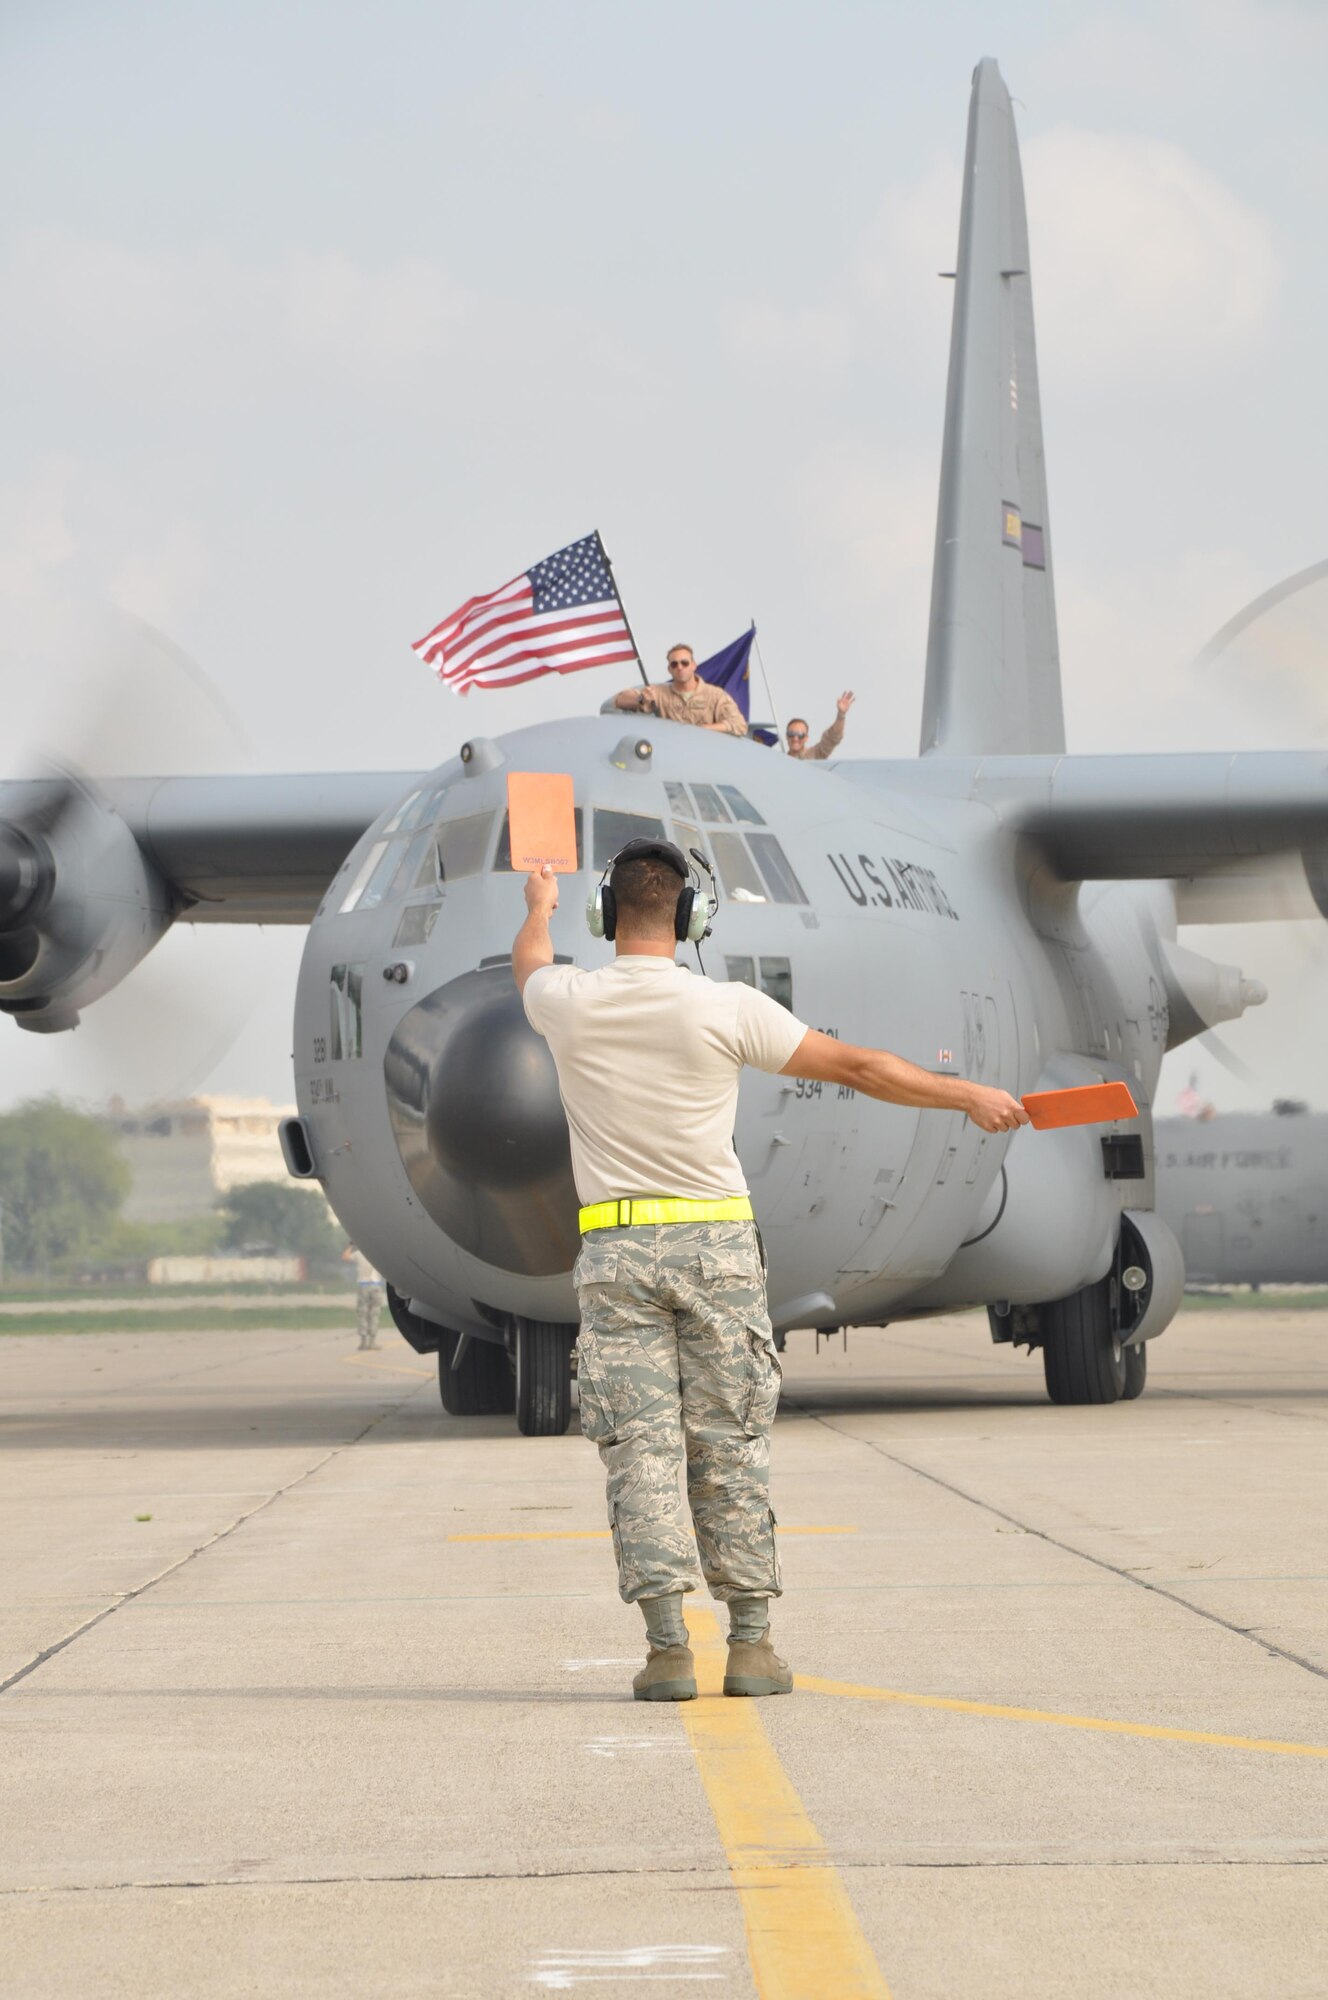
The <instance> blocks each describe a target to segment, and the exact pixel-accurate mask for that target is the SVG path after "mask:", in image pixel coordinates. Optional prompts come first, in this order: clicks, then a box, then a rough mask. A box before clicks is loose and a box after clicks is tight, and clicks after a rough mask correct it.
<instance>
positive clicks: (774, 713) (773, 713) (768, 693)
mask: <svg viewBox="0 0 1328 2000" xmlns="http://www.w3.org/2000/svg"><path fill="white" fill-rule="evenodd" d="M632 644H633V645H635V644H636V641H635V639H633V641H632ZM752 644H753V646H755V648H756V658H757V663H758V665H759V666H760V669H761V679H762V680H763V681H764V682H765V698H766V700H767V701H768V702H769V704H770V720H771V721H772V722H773V723H774V725H775V734H776V735H778V734H779V710H778V709H777V708H776V707H775V693H774V689H773V688H772V687H771V685H770V676H769V674H768V673H767V672H766V670H765V654H764V653H763V652H762V651H761V641H760V639H759V637H758V636H757V631H756V620H755V618H753V619H752Z"/></svg>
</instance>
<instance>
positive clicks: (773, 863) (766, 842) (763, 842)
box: [748, 833, 807, 903]
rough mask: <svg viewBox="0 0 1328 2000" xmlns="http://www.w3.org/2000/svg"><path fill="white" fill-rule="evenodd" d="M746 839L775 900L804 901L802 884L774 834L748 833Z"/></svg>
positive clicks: (785, 901)
mask: <svg viewBox="0 0 1328 2000" xmlns="http://www.w3.org/2000/svg"><path fill="white" fill-rule="evenodd" d="M748 841H749V843H750V846H751V850H752V853H753V854H754V855H755V856H756V859H757V863H758V865H759V867H760V870H761V873H762V874H763V875H764V876H765V879H766V884H767V886H768V888H769V890H770V894H771V896H772V897H773V898H774V900H775V902H777V903H805V902H806V900H807V898H806V896H805V895H804V894H803V890H802V884H801V882H799V880H798V878H797V876H796V875H795V874H794V873H793V868H792V865H791V864H790V862H789V858H788V856H787V854H785V852H784V850H783V848H782V847H781V846H780V844H779V842H778V841H777V840H776V839H775V836H774V834H773V833H753V834H749V835H748Z"/></svg>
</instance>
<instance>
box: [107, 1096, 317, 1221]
mask: <svg viewBox="0 0 1328 2000" xmlns="http://www.w3.org/2000/svg"><path fill="white" fill-rule="evenodd" d="M294 1113H295V1106H294V1105H293V1104H289V1105H286V1104H273V1103H271V1102H270V1101H269V1099H267V1098H266V1097H187V1098H183V1099H181V1100H179V1101H178V1102H176V1103H174V1104H149V1105H146V1106H144V1107H143V1108H142V1109H141V1110H136V1111H130V1110H127V1109H126V1108H125V1106H124V1104H123V1103H122V1102H121V1101H120V1100H119V1099H117V1098H112V1100H111V1104H110V1109H109V1110H108V1112H107V1113H106V1114H105V1123H106V1124H107V1125H108V1126H109V1127H110V1129H111V1131H112V1132H114V1134H115V1136H116V1138H117V1139H118V1141H119V1144H120V1151H121V1152H122V1153H123V1155H124V1157H125V1160H126V1162H127V1163H128V1166H129V1171H130V1173H131V1174H132V1175H133V1184H132V1186H131V1187H130V1190H129V1195H128V1197H127V1199H126V1201H125V1205H124V1210H123V1214H124V1217H125V1220H126V1221H128V1222H183V1221H185V1220H187V1219H188V1218H189V1217H190V1216H194V1215H210V1214H211V1213H212V1211H213V1209H214V1208H215V1207H216V1205H217V1202H218V1201H219V1200H220V1198H221V1197H222V1196H223V1195H225V1194H229V1192H230V1190H231V1189H232V1188H235V1187H243V1186H244V1185H245V1184H246V1182H249V1181H284V1180H285V1179H286V1177H287V1176H286V1163H285V1161H284V1160H283V1158H282V1156H281V1146H280V1144H279V1142H278V1139H277V1126H278V1124H279V1123H280V1122H281V1120H282V1119H283V1118H290V1117H293V1116H294ZM291 1185H292V1187H294V1186H298V1185H299V1184H298V1182H294V1181H292V1183H291Z"/></svg>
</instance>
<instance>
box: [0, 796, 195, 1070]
mask: <svg viewBox="0 0 1328 2000" xmlns="http://www.w3.org/2000/svg"><path fill="white" fill-rule="evenodd" d="M177 908H178V902H177V899H176V898H175V896H174V894H173V892H172V891H171V890H170V888H169V887H168V885H167V884H166V883H165V882H164V881H163V880H162V878H161V876H160V875H159V874H158V873H157V871H156V869H155V868H154V867H153V866H152V864H151V862H150V861H149V860H148V859H147V857H146V856H145V855H144V853H143V851H142V849H141V848H140V847H139V845H138V843H137V841H136V840H135V839H134V836H133V834H132V833H131V832H130V830H129V828H128V827H127V826H126V824H125V822H124V820H123V819H121V817H120V815H119V814H118V813H116V812H115V811H113V810H112V808H111V807H110V806H109V805H107V804H106V802H105V800H103V799H101V798H99V797H98V796H97V794H96V793H95V792H94V791H93V790H91V789H90V788H89V787H88V786H87V785H86V784H84V783H81V782H78V781H75V780H74V779H73V778H70V777H66V776H63V775H61V776H59V777H56V778H52V779H49V780H41V781H37V782H33V783H27V784H15V785H6V786H5V787H4V788H3V792H0V1012H4V1013H6V1014H12V1015H13V1016H14V1018H15V1020H16V1021H17V1022H18V1024H19V1026H20V1027H22V1028H29V1029H32V1030H34V1031H36V1032H38V1033H43V1034H50V1033H56V1032H58V1031H60V1030H61V1029H65V1028H73V1027H76V1026H77V1025H78V1017H79V1010H80V1009H81V1008H83V1007H85V1006H87V1005H88V1003H89V1002H90V1001H93V1000H97V999H100V997H101V995H102V994H103V993H108V992H109V991H110V990H111V988H112V987H113V986H117V985H118V984H119V982H120V981H121V980H122V979H123V978H124V976H125V974H126V973H127V972H129V971H131V970H132V969H133V967H134V966H135V965H137V964H138V963H139V961H140V959H142V958H144V957H146V955H147V953H148V952H149V951H151V949H152V947H153V945H154V944H156V943H157V941H158V940H159V939H160V938H161V937H162V936H163V935H164V934H165V932H166V931H167V930H169V928H170V926H171V922H172V920H173V919H174V917H175V915H176V912H177Z"/></svg>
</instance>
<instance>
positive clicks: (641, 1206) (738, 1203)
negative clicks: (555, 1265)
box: [580, 1194, 753, 1236]
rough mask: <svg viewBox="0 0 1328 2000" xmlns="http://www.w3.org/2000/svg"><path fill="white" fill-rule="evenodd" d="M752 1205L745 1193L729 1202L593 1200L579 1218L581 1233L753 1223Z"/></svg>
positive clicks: (669, 1198) (660, 1197) (662, 1197)
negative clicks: (676, 1224) (646, 1226)
mask: <svg viewBox="0 0 1328 2000" xmlns="http://www.w3.org/2000/svg"><path fill="white" fill-rule="evenodd" d="M752 1219H753V1217H752V1205H751V1202H750V1201H749V1200H748V1199H747V1196H746V1195H745V1194H735V1195H731V1196H730V1197H729V1199H728V1200H727V1201H681V1200H679V1199H677V1198H676V1197H674V1196H671V1195H656V1196H651V1197H650V1198H648V1199H647V1200H644V1201H642V1200H632V1201H593V1202H591V1204H590V1206H589V1208H583V1209H582V1210H581V1215H580V1225H581V1234H582V1235H583V1236H584V1235H585V1234H586V1231H587V1230H590V1229H630V1228H632V1227H633V1225H636V1224H641V1223H649V1222H751V1221H752Z"/></svg>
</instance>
